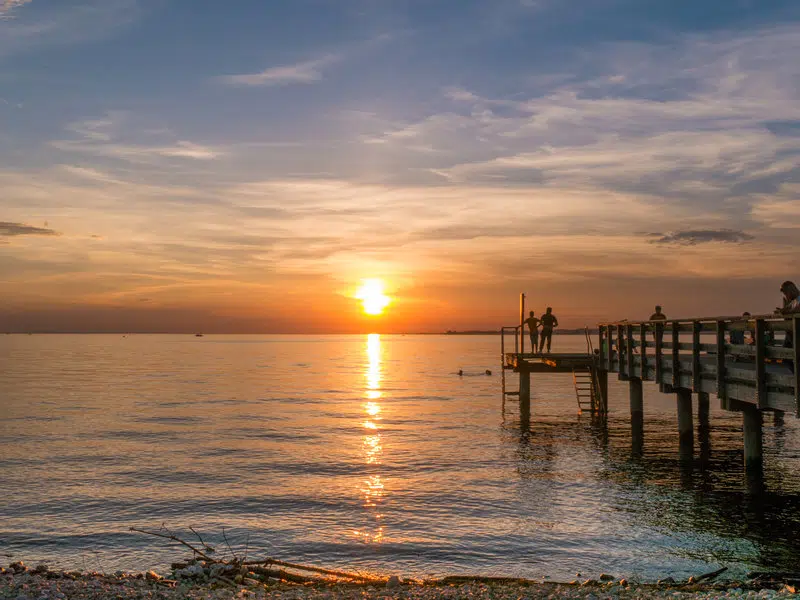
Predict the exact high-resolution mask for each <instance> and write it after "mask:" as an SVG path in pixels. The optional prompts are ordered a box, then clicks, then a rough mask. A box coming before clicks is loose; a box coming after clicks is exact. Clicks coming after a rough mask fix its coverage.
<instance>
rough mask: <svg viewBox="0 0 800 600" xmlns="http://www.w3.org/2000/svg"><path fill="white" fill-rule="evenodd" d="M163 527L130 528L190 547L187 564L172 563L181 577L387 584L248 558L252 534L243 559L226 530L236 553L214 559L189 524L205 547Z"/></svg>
mask: <svg viewBox="0 0 800 600" xmlns="http://www.w3.org/2000/svg"><path fill="white" fill-rule="evenodd" d="M161 529H162V530H163V533H162V531H148V530H146V529H139V528H136V527H131V528H130V531H134V532H137V533H142V534H144V535H151V536H155V537H159V538H162V539H166V540H170V541H173V542H177V543H179V544H182V545H183V546H186V547H187V548H189V550H191V551H192V553H193V555H194V558H193V560H191V561H189V562H184V563H174V564H173V565H172V566H173V570H174V572H175V575H176V577H178V578H180V577H188V578H197V577H206V578H208V579H213V580H217V581H220V582H222V583H226V584H228V585H237V584H240V583H242V582H246V581H251V582H252V583H256V582H258V583H262V584H264V583H267V582H268V581H269V580H281V581H289V582H292V583H300V584H308V583H323V582H331V581H334V580H348V581H351V582H358V583H386V582H387V581H388V579H387V578H385V577H375V576H370V575H361V574H357V573H348V572H346V571H336V570H333V569H323V568H320V567H312V566H308V565H302V564H298V563H292V562H287V561H282V560H278V559H275V558H266V559H262V560H251V561H248V560H247V555H248V552H249V549H250V536H249V535H248V537H247V541H246V543H245V552H244V555H243V558H242V559H240V558H239V556H238V555H237V554H236V552H234V550H233V547H232V546H231V544H230V541H229V540H228V536H227V534H226V532H225V530H224V529H223V530H222V537H223V539H224V540H225V544H226V545H227V547H228V550H229V551H230V553H231V555H232V556H233V559H232V560H223V559H215V558H212V557H211V556H209V554H212V553H214V552H215V550H214V548H213V547H211V546H209V545H208V544H207V543H206V542H205V540H204V539H203V538H202V536H201V535H200V534H199V533H198V532H197V531H195V529H194V528H192V527H190V528H189V530H190V531H191V532H192V533H193V534H194V535H195V536H196V537H197V538H198V539H199V540H200V543H201V544H202V545H203V550H201V549H199V548H197V547H196V546H194V545H192V544H190V543H189V542H187V541H186V540H183V539H181V538H180V537H178V536H177V535H175V534H174V533H172V532H171V531H170V530H169V529H168V528H167V527H166V525H162V527H161ZM198 559H203V561H205V562H199V561H198ZM287 569H290V570H287ZM292 571H301V572H306V573H313V574H314V575H322V576H324V577H316V576H307V575H301V574H299V573H293V572H292ZM333 578H335V579H333Z"/></svg>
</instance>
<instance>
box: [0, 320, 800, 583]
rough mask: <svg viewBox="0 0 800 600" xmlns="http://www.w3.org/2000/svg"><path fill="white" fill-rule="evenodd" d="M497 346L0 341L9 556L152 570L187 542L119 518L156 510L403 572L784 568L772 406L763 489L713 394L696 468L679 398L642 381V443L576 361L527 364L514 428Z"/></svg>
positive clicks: (795, 462)
mask: <svg viewBox="0 0 800 600" xmlns="http://www.w3.org/2000/svg"><path fill="white" fill-rule="evenodd" d="M584 347H585V346H584V341H583V338H582V337H579V336H574V337H572V336H561V337H557V338H556V339H555V341H554V348H553V349H554V351H569V350H573V351H575V350H583V349H584ZM499 353H500V349H499V339H498V338H496V337H491V336H375V335H373V336H369V337H367V336H317V337H312V336H206V337H204V338H195V337H189V336H129V337H127V338H123V337H122V336H44V335H41V336H39V335H35V336H2V337H0V364H1V365H2V367H0V411H1V412H0V490H2V496H1V497H0V553H2V554H4V555H6V556H7V557H8V556H13V558H14V559H23V560H25V561H28V562H36V561H39V560H46V561H49V562H50V564H51V565H55V566H61V567H69V568H84V569H93V570H106V571H112V570H116V569H149V568H153V567H162V568H163V567H165V566H168V565H169V563H170V562H172V561H173V560H177V559H180V558H183V557H184V556H185V555H184V553H183V552H182V550H180V548H174V547H167V546H165V545H164V544H162V543H161V542H160V541H159V540H156V539H155V538H149V537H144V536H141V535H136V534H131V533H129V532H128V528H129V527H130V526H138V527H144V528H151V529H158V528H159V527H160V526H161V524H162V523H166V524H167V526H168V527H169V528H171V529H172V530H174V531H175V532H177V533H180V534H182V535H184V536H185V537H187V538H188V537H191V533H189V532H188V527H189V526H193V527H194V528H195V529H197V530H198V531H200V532H201V533H203V534H204V537H205V536H207V538H208V540H207V541H209V540H210V541H212V542H213V543H215V544H217V545H218V549H219V550H220V551H223V550H224V551H227V549H226V547H225V544H224V542H223V541H222V536H221V533H222V530H223V528H224V529H225V532H226V534H227V537H228V539H229V540H230V543H231V545H232V546H233V547H234V549H235V550H237V549H238V551H240V552H242V551H243V549H244V546H245V545H248V546H249V553H250V555H251V556H254V555H255V556H265V555H271V556H275V557H280V558H284V559H286V560H297V561H304V562H307V563H314V564H319V565H327V566H332V567H340V568H347V569H363V570H374V571H379V572H382V573H397V574H401V575H416V576H424V575H446V574H457V573H470V574H482V575H510V576H525V577H532V578H539V577H544V576H550V577H552V578H553V579H558V580H571V579H573V578H574V577H575V574H576V573H579V572H580V573H582V574H583V575H584V576H596V575H597V574H599V573H600V572H609V573H612V574H614V575H618V576H623V575H624V576H628V577H639V578H641V579H643V580H649V579H654V578H659V577H664V576H667V575H672V576H674V577H679V576H680V577H685V576H689V575H691V574H698V573H703V572H706V571H709V570H713V569H714V568H717V567H718V566H728V567H730V569H731V570H730V575H731V576H737V575H742V574H743V573H744V572H746V571H747V570H748V569H752V568H777V569H784V570H796V565H797V561H798V559H800V534H799V533H798V532H800V476H799V475H798V472H799V470H800V452H799V451H798V450H799V449H800V445H798V442H799V441H800V423H798V421H797V420H796V419H795V418H794V417H793V416H790V415H787V417H786V421H785V424H783V425H776V424H774V423H773V420H772V418H771V417H768V418H766V419H765V439H764V446H765V453H766V457H765V465H766V466H765V481H764V489H763V490H762V491H757V489H756V488H754V487H753V486H752V485H748V482H747V480H746V477H745V475H744V472H743V469H742V466H741V463H742V441H741V420H740V418H739V417H738V416H737V415H736V414H735V413H726V412H722V411H720V410H719V409H718V402H717V400H716V398H714V397H713V396H712V398H711V407H712V410H711V432H710V437H709V439H708V441H707V442H703V443H702V444H700V443H697V442H696V444H695V462H694V464H693V465H690V466H688V467H687V466H682V465H681V464H680V462H679V460H678V437H677V433H676V432H677V417H676V410H675V400H674V397H672V396H669V395H662V394H659V393H658V391H657V388H656V387H655V386H654V385H652V384H647V385H646V386H645V451H644V456H643V457H641V458H636V457H634V456H632V454H631V438H630V425H629V414H628V395H627V393H628V392H627V384H625V383H622V382H618V381H617V380H616V378H614V377H612V378H611V380H610V382H609V388H610V410H611V414H610V415H609V418H608V421H607V425H604V424H602V423H593V422H592V420H591V419H590V418H589V417H588V416H586V415H583V416H579V415H578V414H577V405H576V400H575V395H574V391H573V387H572V379H571V377H570V376H560V375H551V376H540V377H536V376H534V379H533V387H534V391H533V400H532V413H533V414H532V419H531V423H530V427H529V429H526V428H524V427H521V424H520V419H519V406H518V402H516V401H515V400H510V401H508V402H506V405H505V408H503V403H502V394H501V377H500V370H499V368H498V363H499ZM459 368H461V369H464V371H465V375H466V376H464V377H458V376H457V375H456V372H457V371H458V369H459ZM487 368H489V369H492V370H493V372H494V375H493V376H486V375H483V372H484V370H485V369H487ZM516 386H517V382H516V379H515V378H514V377H513V376H510V377H509V378H508V387H509V389H516ZM695 410H696V406H695ZM695 425H698V421H697V419H695ZM8 560H10V558H9V559H8ZM4 562H8V561H4Z"/></svg>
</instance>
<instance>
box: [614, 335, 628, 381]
mask: <svg viewBox="0 0 800 600" xmlns="http://www.w3.org/2000/svg"><path fill="white" fill-rule="evenodd" d="M624 344H625V329H624V328H623V326H622V325H617V356H618V357H619V378H620V379H625V377H627V375H626V374H625V373H626V372H627V369H628V365H625V366H624V367H623V366H622V365H623V363H626V362H628V361H626V360H624V357H625V353H624V352H623V351H622V346H623V345H624Z"/></svg>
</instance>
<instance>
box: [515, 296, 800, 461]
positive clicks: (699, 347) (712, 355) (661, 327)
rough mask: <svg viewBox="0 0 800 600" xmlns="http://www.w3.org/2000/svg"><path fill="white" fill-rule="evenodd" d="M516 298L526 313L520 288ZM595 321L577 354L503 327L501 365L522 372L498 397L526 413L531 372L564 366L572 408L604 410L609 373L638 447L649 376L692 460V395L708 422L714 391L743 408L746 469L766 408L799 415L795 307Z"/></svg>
mask: <svg viewBox="0 0 800 600" xmlns="http://www.w3.org/2000/svg"><path fill="white" fill-rule="evenodd" d="M520 307H521V310H520V312H521V315H522V316H524V296H523V298H522V300H521V303H520ZM521 321H522V319H521ZM597 327H598V330H599V334H598V337H597V342H598V345H597V348H596V349H595V348H594V347H593V344H592V342H591V339H590V338H589V336H588V332H587V350H586V353H584V354H574V353H573V354H558V353H555V354H538V353H531V352H527V353H526V352H525V348H524V343H525V335H526V334H525V332H524V329H523V327H522V326H521V325H519V326H513V327H504V328H502V330H501V339H502V347H501V353H502V364H503V369H504V374H505V371H513V372H515V373H518V374H519V381H520V385H519V391H518V392H517V391H512V392H507V391H506V390H505V382H504V384H503V387H504V389H503V393H504V397H505V396H506V395H517V394H518V395H519V402H520V413H521V414H523V415H528V416H529V415H530V411H531V386H532V381H531V376H532V375H535V376H540V375H543V374H546V373H566V372H570V373H573V378H574V382H575V390H576V397H577V401H578V406H579V409H580V410H581V411H588V412H591V413H592V414H594V415H598V416H603V415H605V413H606V412H607V410H608V377H609V374H612V373H615V374H617V377H618V379H619V380H620V381H625V382H627V383H628V386H629V395H630V415H631V433H632V440H633V445H634V450H635V449H636V448H637V447H638V449H639V450H641V448H642V446H643V444H644V439H643V431H644V401H643V386H644V383H645V382H652V383H654V384H655V385H658V386H659V390H660V391H661V392H662V393H665V394H674V395H675V407H676V414H677V431H676V434H677V436H678V438H679V448H680V456H681V458H682V459H687V460H691V458H692V457H693V453H694V423H693V419H694V416H693V404H694V401H695V398H696V401H697V404H698V410H697V414H698V419H699V420H700V421H701V425H704V426H705V427H708V419H709V406H710V400H711V396H712V395H713V396H715V397H716V398H717V399H718V400H719V402H720V407H721V408H722V409H723V410H727V411H733V412H739V413H741V415H742V431H743V444H744V461H745V467H746V469H747V471H748V472H749V473H757V472H760V471H761V470H762V468H763V456H762V422H763V418H764V415H765V413H772V414H773V415H774V418H775V419H779V420H780V419H783V418H784V414H785V413H791V414H793V415H794V416H795V417H800V369H799V368H798V366H800V352H799V351H798V350H799V349H798V343H797V341H798V339H800V315H792V316H776V315H755V316H749V317H724V316H723V317H702V318H689V319H669V320H664V321H618V322H611V323H600V324H598V326H597ZM509 333H513V334H514V340H515V341H514V348H513V350H514V351H513V352H511V351H507V349H506V343H505V342H506V338H507V336H508V334H509ZM731 334H733V337H731ZM731 340H733V342H734V343H731ZM793 342H794V343H793ZM508 350H510V348H509V349H508Z"/></svg>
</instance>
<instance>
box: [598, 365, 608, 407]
mask: <svg viewBox="0 0 800 600" xmlns="http://www.w3.org/2000/svg"><path fill="white" fill-rule="evenodd" d="M597 387H598V390H599V392H600V412H601V413H602V414H607V413H608V371H597Z"/></svg>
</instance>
